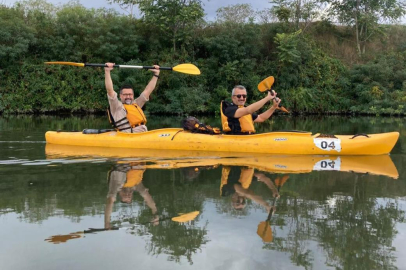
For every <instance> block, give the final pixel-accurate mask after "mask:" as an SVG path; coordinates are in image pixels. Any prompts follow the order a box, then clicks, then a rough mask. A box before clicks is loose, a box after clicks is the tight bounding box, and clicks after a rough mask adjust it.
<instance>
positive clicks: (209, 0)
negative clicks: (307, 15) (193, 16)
mask: <svg viewBox="0 0 406 270" xmlns="http://www.w3.org/2000/svg"><path fill="white" fill-rule="evenodd" d="M15 2H18V1H17V0H0V3H4V4H6V5H7V6H12V5H13V4H14V3H15ZM47 2H48V3H52V4H54V5H58V4H65V3H67V2H69V0H47ZM79 2H80V3H81V4H82V5H83V6H84V7H86V8H101V7H105V8H114V9H116V10H117V11H120V12H121V9H120V7H119V6H118V5H116V4H114V5H110V4H109V3H108V2H107V1H106V0H79ZM246 3H249V4H251V6H252V8H253V9H254V10H263V9H265V8H270V7H271V4H270V3H269V1H268V0H203V4H204V6H203V7H204V10H205V12H206V19H207V20H214V19H215V17H216V10H217V9H218V8H220V7H225V6H229V5H235V4H246Z"/></svg>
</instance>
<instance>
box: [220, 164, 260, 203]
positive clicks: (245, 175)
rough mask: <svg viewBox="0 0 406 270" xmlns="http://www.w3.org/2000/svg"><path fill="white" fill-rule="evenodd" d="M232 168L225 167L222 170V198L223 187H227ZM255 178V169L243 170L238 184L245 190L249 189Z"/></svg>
mask: <svg viewBox="0 0 406 270" xmlns="http://www.w3.org/2000/svg"><path fill="white" fill-rule="evenodd" d="M230 170H231V168H230V167H228V166H223V168H222V170H221V182H220V196H222V193H223V186H225V185H227V183H228V177H229V175H230ZM253 177H254V168H241V174H240V178H239V179H238V182H239V183H240V184H241V186H242V187H243V188H244V189H248V188H249V187H250V185H251V183H252V178H253Z"/></svg>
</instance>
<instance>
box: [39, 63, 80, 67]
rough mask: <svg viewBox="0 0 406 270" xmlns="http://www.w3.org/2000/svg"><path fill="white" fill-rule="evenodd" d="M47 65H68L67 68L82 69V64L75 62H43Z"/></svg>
mask: <svg viewBox="0 0 406 270" xmlns="http://www.w3.org/2000/svg"><path fill="white" fill-rule="evenodd" d="M45 64H47V65H68V66H76V67H84V66H85V64H84V63H75V62H45Z"/></svg>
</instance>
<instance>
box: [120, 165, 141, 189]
mask: <svg viewBox="0 0 406 270" xmlns="http://www.w3.org/2000/svg"><path fill="white" fill-rule="evenodd" d="M144 172H145V169H144V170H139V169H137V170H129V171H128V172H127V181H126V182H125V184H124V186H123V187H125V188H129V187H135V186H136V185H138V184H139V183H141V181H142V177H143V175H144Z"/></svg>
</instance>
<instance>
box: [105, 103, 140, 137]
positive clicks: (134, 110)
mask: <svg viewBox="0 0 406 270" xmlns="http://www.w3.org/2000/svg"><path fill="white" fill-rule="evenodd" d="M123 105H124V109H125V110H126V112H127V115H126V117H124V118H121V119H118V120H117V121H116V120H115V119H114V118H113V116H112V115H111V112H110V108H109V109H108V110H107V113H108V116H109V121H110V123H111V124H112V125H113V127H114V128H115V129H116V130H118V131H123V130H126V129H130V128H134V127H137V126H139V125H145V124H146V123H147V118H146V117H145V114H144V112H143V111H142V109H141V107H140V106H138V105H137V104H135V103H133V104H130V105H128V104H123ZM126 124H129V125H130V127H127V128H120V127H122V126H124V125H126Z"/></svg>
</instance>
